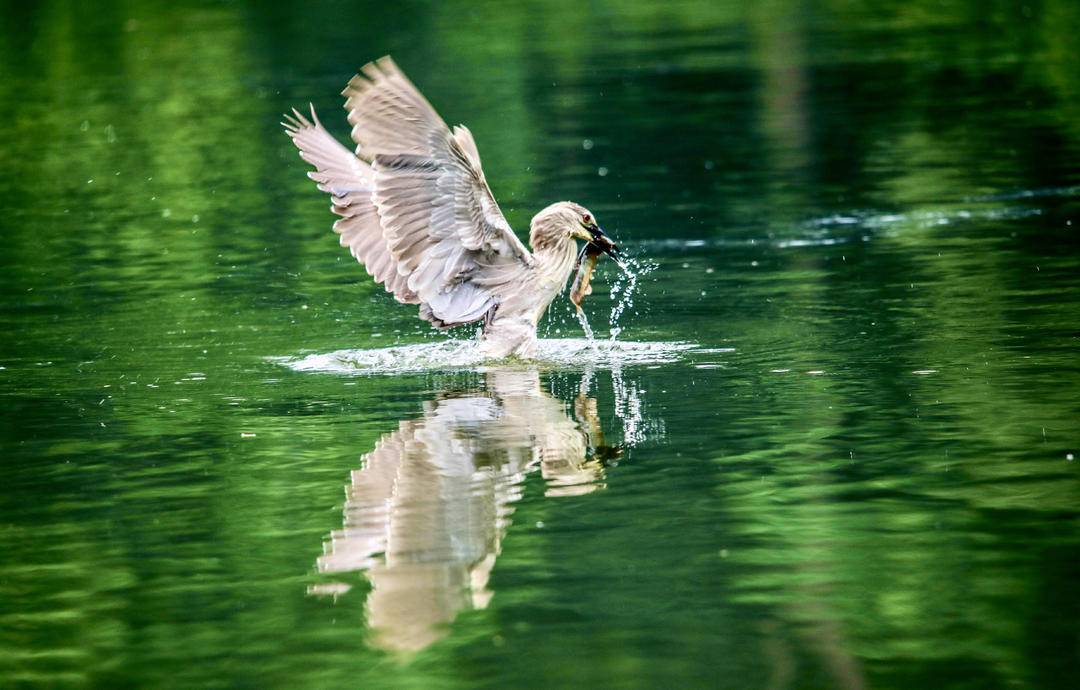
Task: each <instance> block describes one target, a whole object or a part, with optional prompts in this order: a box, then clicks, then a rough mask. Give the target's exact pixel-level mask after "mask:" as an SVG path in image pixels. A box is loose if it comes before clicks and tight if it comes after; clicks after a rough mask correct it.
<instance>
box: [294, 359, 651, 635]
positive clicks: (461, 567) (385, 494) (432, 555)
mask: <svg viewBox="0 0 1080 690" xmlns="http://www.w3.org/2000/svg"><path fill="white" fill-rule="evenodd" d="M485 376H486V381H485V386H484V388H483V390H480V391H469V392H446V393H443V394H441V395H440V396H439V397H437V398H436V399H435V400H432V401H430V402H428V403H426V404H425V405H424V411H423V415H422V416H421V417H420V418H419V419H413V420H406V421H403V422H401V423H400V424H399V425H398V428H397V430H396V431H393V432H390V433H388V434H386V435H385V436H383V437H382V438H381V439H380V440H379V442H378V443H377V444H376V446H375V448H374V450H372V451H371V452H370V453H368V454H367V455H366V456H364V457H363V458H362V460H361V467H360V469H357V470H354V471H353V472H352V474H351V476H350V481H349V483H348V484H346V485H345V494H346V500H345V509H344V524H343V526H342V528H341V529H340V530H336V531H334V532H332V533H331V535H330V537H329V539H328V540H327V541H326V543H325V544H324V553H323V555H322V556H320V557H319V558H318V561H317V567H318V570H319V572H320V573H344V572H349V571H358V570H363V571H366V576H367V578H368V579H369V580H370V582H371V591H370V593H369V595H368V598H367V603H366V611H367V619H368V626H369V628H370V630H371V633H372V642H373V644H374V645H375V646H377V647H380V648H383V649H386V650H388V651H394V652H406V653H407V652H412V651H417V650H420V649H423V648H424V647H426V646H428V645H430V644H431V643H433V642H435V641H436V640H437V639H439V638H440V637H442V636H443V635H444V634H445V632H446V629H447V624H448V623H450V622H451V621H452V620H453V619H454V618H455V617H456V615H457V614H458V612H459V611H461V610H463V609H468V608H484V607H485V606H486V605H487V603H488V601H489V600H490V599H491V596H492V593H491V591H490V590H489V589H488V586H487V584H488V578H489V577H490V574H491V569H492V567H493V565H494V563H495V559H496V557H497V556H498V554H499V551H500V543H501V540H502V537H503V535H504V534H505V532H506V528H507V526H508V525H509V522H510V520H509V518H510V515H511V513H512V512H513V509H514V507H513V504H514V503H515V502H516V501H517V500H518V499H519V498H520V497H521V495H522V491H523V488H524V487H523V484H522V482H523V480H524V478H525V476H526V475H528V474H529V473H530V472H533V471H536V470H539V472H540V474H541V475H542V477H543V478H544V492H545V495H547V496H580V495H584V494H588V493H590V492H593V491H596V490H597V489H600V488H602V487H603V486H604V484H603V482H604V475H605V467H606V466H608V465H610V464H611V463H612V461H613V460H615V459H616V458H618V457H619V455H620V454H621V452H622V448H621V447H610V446H607V445H605V443H604V438H603V433H602V430H601V426H600V422H599V416H598V414H597V404H596V400H595V399H594V398H589V397H587V395H586V392H585V391H586V389H587V386H588V385H589V377H586V379H585V380H584V381H583V382H582V388H581V391H580V392H579V394H578V395H577V398H576V399H575V401H574V403H573V406H572V413H573V417H571V416H570V414H568V412H569V410H568V409H567V406H566V405H565V404H564V403H563V402H562V401H561V400H559V399H558V398H556V397H554V396H552V395H550V394H549V393H547V392H546V391H545V390H543V389H542V388H541V385H540V376H539V373H538V372H537V371H530V370H524V371H523V370H493V371H490V372H488V373H487V374H486V375H485ZM620 392H621V398H622V399H625V398H627V397H628V396H629V397H632V398H634V402H635V404H634V405H633V406H632V407H633V408H634V410H635V411H640V407H641V406H640V401H639V400H638V399H637V396H638V391H637V390H636V389H633V390H631V391H629V392H627V390H626V388H625V386H621V380H620V381H617V382H616V397H617V398H619V397H620ZM616 413H617V415H618V414H619V405H618V400H617V406H616ZM620 417H621V415H620ZM627 421H628V420H627V419H625V418H624V426H625V425H626V423H627ZM629 421H630V422H632V423H633V424H634V425H635V426H636V424H637V422H639V421H640V415H639V416H638V417H637V419H630V420H629ZM623 435H624V438H625V439H626V440H628V441H630V442H631V443H632V442H633V441H634V439H637V438H640V436H641V432H640V431H639V430H637V429H636V428H626V429H624V434H623ZM346 589H347V587H346V586H345V585H342V584H323V585H316V586H313V587H312V588H311V589H310V590H309V591H310V592H311V593H313V594H334V595H336V594H340V593H342V592H343V591H345V590H346Z"/></svg>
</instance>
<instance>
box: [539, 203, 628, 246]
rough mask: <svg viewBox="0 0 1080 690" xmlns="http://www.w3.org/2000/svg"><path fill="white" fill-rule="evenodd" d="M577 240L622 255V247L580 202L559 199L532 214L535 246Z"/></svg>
mask: <svg viewBox="0 0 1080 690" xmlns="http://www.w3.org/2000/svg"><path fill="white" fill-rule="evenodd" d="M574 239H578V240H584V241H586V242H588V243H589V244H592V245H594V246H595V247H596V248H597V249H599V250H600V251H602V252H604V253H605V254H608V255H609V256H611V257H612V258H614V259H618V258H619V247H618V246H617V245H616V244H615V243H614V242H612V241H611V238H609V237H608V236H607V235H605V234H604V231H603V230H601V229H600V226H599V225H597V223H596V218H595V216H593V214H592V213H591V212H590V211H589V209H587V208H585V207H584V206H582V205H581V204H575V203H574V202H572V201H560V202H558V203H555V204H552V205H551V206H548V207H547V208H545V209H544V210H543V211H541V212H540V213H537V214H536V215H535V216H534V217H533V219H532V229H531V232H530V233H529V243H530V244H531V245H532V246H533V248H534V249H543V248H544V247H549V246H553V245H555V244H557V243H559V242H564V241H566V240H574Z"/></svg>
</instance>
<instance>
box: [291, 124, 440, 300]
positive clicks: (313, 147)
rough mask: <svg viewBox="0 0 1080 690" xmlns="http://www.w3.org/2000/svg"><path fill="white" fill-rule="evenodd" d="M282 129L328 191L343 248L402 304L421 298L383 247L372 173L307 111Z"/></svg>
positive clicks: (384, 239)
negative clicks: (313, 167) (338, 217)
mask: <svg viewBox="0 0 1080 690" xmlns="http://www.w3.org/2000/svg"><path fill="white" fill-rule="evenodd" d="M282 124H283V125H284V126H285V131H286V133H288V135H289V137H291V138H292V140H293V143H294V144H296V147H297V148H298V149H300V157H301V158H303V159H304V160H305V161H307V162H308V163H311V164H312V165H314V166H315V172H309V173H308V177H310V178H311V179H313V180H315V182H317V183H318V185H319V189H321V190H322V191H324V192H327V193H328V194H330V196H331V199H332V200H333V205H332V206H331V209H332V210H333V211H334V213H336V214H338V215H339V216H341V218H340V219H338V220H337V221H336V222H335V223H334V232H336V233H338V234H339V235H341V246H343V247H348V248H349V251H350V252H352V255H353V256H354V257H356V260H357V261H359V262H360V263H361V264H363V265H364V268H366V269H367V272H368V273H370V274H371V276H372V277H373V278H374V279H375V282H377V283H384V284H385V285H386V290H387V292H390V293H393V295H394V297H395V298H396V299H397V300H398V301H399V302H403V303H405V304H418V303H419V302H420V299H419V297H417V295H416V293H415V292H413V291H412V290H410V289H409V286H408V279H409V277H408V275H407V274H402V273H399V272H398V261H397V259H396V258H394V255H393V254H392V253H391V252H390V248H389V247H388V246H387V245H386V238H385V237H384V236H383V229H382V225H380V223H379V215H378V213H377V212H376V210H375V203H374V201H373V200H372V198H371V195H372V192H374V189H375V182H374V177H375V172H374V171H373V170H372V169H371V166H370V165H368V164H367V163H365V162H364V161H362V160H360V159H359V158H357V157H356V156H354V155H353V153H352V151H350V150H349V149H347V148H345V147H344V146H342V145H341V143H339V142H338V140H337V139H335V138H334V137H332V136H331V135H330V133H329V132H327V131H326V129H325V128H324V127H323V126H322V123H321V122H319V118H318V117H316V116H315V109H314V108H312V109H311V120H308V119H307V118H306V117H304V116H303V115H301V114H300V113H299V112H297V111H296V110H293V114H292V115H291V116H290V115H286V116H285V122H283V123H282Z"/></svg>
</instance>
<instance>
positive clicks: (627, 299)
mask: <svg viewBox="0 0 1080 690" xmlns="http://www.w3.org/2000/svg"><path fill="white" fill-rule="evenodd" d="M616 263H617V264H618V266H619V268H620V269H622V273H621V274H620V275H618V276H616V278H615V280H614V281H613V282H612V283H611V301H612V302H613V303H614V306H613V307H612V308H611V314H610V315H609V316H608V332H609V333H610V334H611V340H613V341H614V340H615V339H616V338H618V337H619V334H620V333H622V327H621V326H619V319H620V318H622V315H623V313H624V312H625V311H626V309H627V308H628V307H632V306H634V291H635V290H636V289H637V284H638V277H639V276H644V275H648V274H649V273H651V272H652V271H654V270H655V269H656V268H657V264H655V263H653V262H651V261H649V262H641V261H638V260H637V259H633V258H628V259H626V260H624V261H617V262H616Z"/></svg>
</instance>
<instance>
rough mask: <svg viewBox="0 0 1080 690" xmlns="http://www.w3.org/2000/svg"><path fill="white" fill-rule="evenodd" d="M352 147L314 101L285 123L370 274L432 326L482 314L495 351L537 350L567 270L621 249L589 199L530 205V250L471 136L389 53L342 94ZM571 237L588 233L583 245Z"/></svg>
mask: <svg viewBox="0 0 1080 690" xmlns="http://www.w3.org/2000/svg"><path fill="white" fill-rule="evenodd" d="M342 95H343V96H345V98H346V101H345V110H346V111H347V112H348V120H349V124H351V125H352V138H353V141H355V142H356V153H355V154H354V153H352V152H351V151H349V150H348V149H346V148H345V147H344V146H342V145H341V144H340V143H339V142H338V141H337V140H336V139H334V137H332V136H331V135H330V133H329V132H327V131H326V129H325V128H323V126H322V123H320V122H319V119H318V117H317V116H316V115H315V108H314V107H312V108H311V119H310V120H308V119H307V118H306V117H305V116H303V115H301V114H300V113H299V112H298V111H296V110H295V109H294V110H293V115H292V116H288V115H286V116H285V119H286V121H285V122H283V123H282V125H284V127H285V130H286V132H287V133H288V135H289V136H290V137H291V138H292V140H293V143H294V144H296V147H297V148H298V149H300V157H301V158H303V159H304V160H305V161H307V162H308V163H310V164H312V165H314V166H315V172H309V173H308V176H309V177H310V178H311V179H313V180H315V182H316V183H318V187H319V189H320V190H322V191H324V192H327V193H329V194H330V195H331V198H332V203H333V206H332V208H333V211H334V213H336V214H337V215H339V216H341V218H340V219H339V220H338V221H337V222H335V223H334V231H335V232H337V233H338V234H339V235H341V245H342V246H343V247H348V248H349V250H350V251H351V252H352V255H353V256H354V257H356V259H357V261H359V262H360V263H362V264H363V265H364V268H365V269H367V272H368V273H370V274H371V276H372V277H373V278H374V279H375V282H376V283H382V284H383V285H385V287H386V290H387V292H390V293H392V294H393V296H394V298H395V299H396V300H397V301H398V302H401V303H403V304H418V305H420V318H422V319H425V320H427V321H430V322H431V323H432V324H433V325H434V326H436V327H437V328H449V327H451V326H458V325H461V324H466V323H471V322H474V321H482V322H483V326H482V332H483V334H482V336H481V347H482V348H483V349H484V351H485V352H486V353H487V354H489V355H491V356H493V357H504V356H507V355H517V356H519V357H532V356H534V355H535V354H536V325H537V323H538V322H539V321H540V317H541V316H543V314H544V312H545V311H546V310H547V308H548V305H549V304H551V301H552V300H553V299H554V298H555V295H557V294H558V293H559V292H560V291H561V290H562V289H563V286H564V285H565V284H566V281H567V279H568V278H569V277H570V274H571V272H573V271H574V266H575V258H576V257H580V256H583V255H585V254H586V250H589V252H590V253H591V255H592V258H593V259H594V260H595V255H596V254H597V253H599V252H600V251H603V252H606V253H607V254H610V255H611V256H613V257H617V255H618V248H617V247H616V246H615V243H614V242H612V241H611V240H610V239H608V237H607V236H605V235H604V233H603V232H602V231H601V230H600V227H599V226H598V225H597V223H596V219H595V218H594V216H593V215H592V213H590V212H589V210H588V209H586V208H584V207H583V206H580V205H578V204H575V203H572V202H569V201H560V202H558V203H556V204H552V205H551V206H548V207H547V208H545V209H544V210H542V211H540V213H537V214H536V215H535V216H534V217H533V219H532V224H531V228H530V233H529V243H530V244H531V245H532V251H531V252H530V251H529V250H528V249H526V248H525V245H523V244H522V243H521V241H520V240H519V239H518V238H517V237H516V236H515V235H514V232H513V230H511V229H510V225H509V223H507V222H506V218H505V217H503V214H502V211H500V210H499V205H498V204H497V203H496V202H495V197H494V196H492V193H491V189H490V188H489V187H488V184H487V180H486V179H485V178H484V171H483V169H482V168H481V167H480V154H479V153H478V152H477V149H476V142H474V141H473V138H472V134H471V133H470V132H469V130H468V129H466V128H465V127H464V126H462V125H458V126H456V127H454V128H453V130H451V129H450V128H449V127H448V126H447V125H446V123H445V122H443V120H442V118H440V117H439V114H438V113H436V112H435V109H434V108H432V107H431V104H429V103H428V102H427V99H425V98H424V96H423V95H422V94H421V93H420V91H419V90H417V88H416V87H415V86H413V84H412V82H410V81H409V79H408V78H407V77H406V76H405V74H404V73H402V71H401V70H400V69H398V66H397V65H396V64H394V61H393V60H391V59H390V58H389V57H384V58H382V59H381V60H377V61H376V62H372V63H369V64H367V65H365V66H364V67H363V68H362V69H361V70H360V74H358V75H356V76H355V77H353V78H352V80H350V81H349V85H348V86H347V87H346V88H345V90H344V91H343V92H342ZM575 239H580V240H584V241H585V242H586V245H585V247H583V249H582V253H581V255H578V254H577V245H576V243H575Z"/></svg>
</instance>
